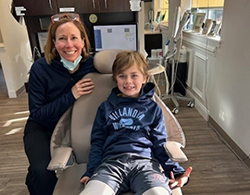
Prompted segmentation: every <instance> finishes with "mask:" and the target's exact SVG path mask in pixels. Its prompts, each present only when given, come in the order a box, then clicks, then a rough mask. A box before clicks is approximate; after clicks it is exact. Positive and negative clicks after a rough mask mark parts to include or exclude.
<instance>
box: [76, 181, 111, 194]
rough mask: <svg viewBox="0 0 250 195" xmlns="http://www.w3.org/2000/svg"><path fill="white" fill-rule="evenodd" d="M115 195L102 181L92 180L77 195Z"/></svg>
mask: <svg viewBox="0 0 250 195" xmlns="http://www.w3.org/2000/svg"><path fill="white" fill-rule="evenodd" d="M96 194H98V195H115V193H114V191H113V189H112V188H111V187H110V186H109V185H107V184H105V183H104V182H102V181H98V180H92V181H90V182H88V184H87V185H86V187H85V188H84V190H83V191H82V192H81V193H80V194H79V195H96Z"/></svg>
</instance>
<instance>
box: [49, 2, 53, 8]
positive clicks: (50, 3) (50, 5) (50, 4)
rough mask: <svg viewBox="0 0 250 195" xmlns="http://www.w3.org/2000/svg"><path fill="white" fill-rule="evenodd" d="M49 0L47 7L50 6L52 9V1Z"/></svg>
mask: <svg viewBox="0 0 250 195" xmlns="http://www.w3.org/2000/svg"><path fill="white" fill-rule="evenodd" d="M51 1H52V0H49V7H50V9H51V10H53V7H52V2H51Z"/></svg>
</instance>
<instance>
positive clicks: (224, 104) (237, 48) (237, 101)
mask: <svg viewBox="0 0 250 195" xmlns="http://www.w3.org/2000/svg"><path fill="white" fill-rule="evenodd" d="M249 10H250V0H241V1H235V0H225V4H224V12H223V23H222V24H223V26H222V34H221V48H220V49H218V53H217V57H216V60H215V63H214V66H212V67H210V71H211V72H212V73H213V75H211V81H209V82H210V83H211V86H210V87H209V93H208V94H209V102H208V103H209V104H208V105H209V108H208V109H209V112H210V116H211V117H212V118H213V119H214V120H215V121H216V122H217V123H218V124H219V125H220V127H222V129H223V130H224V131H225V132H226V133H227V134H228V135H229V136H230V137H231V139H232V140H233V141H234V142H236V144H237V145H238V146H239V147H240V148H241V149H242V150H243V151H244V152H245V153H246V154H247V155H249V154H250V147H249V141H250V49H249V47H250V38H249V30H250V22H249V21H250V11H249Z"/></svg>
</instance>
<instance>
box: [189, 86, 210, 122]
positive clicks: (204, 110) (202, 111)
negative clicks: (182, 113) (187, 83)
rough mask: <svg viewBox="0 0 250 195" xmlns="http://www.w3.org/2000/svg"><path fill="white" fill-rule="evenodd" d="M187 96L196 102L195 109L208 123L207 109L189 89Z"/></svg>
mask: <svg viewBox="0 0 250 195" xmlns="http://www.w3.org/2000/svg"><path fill="white" fill-rule="evenodd" d="M187 96H188V97H191V98H193V99H194V100H195V109H196V110H197V111H198V112H199V113H200V115H201V116H202V117H203V118H204V119H205V120H206V121H208V114H209V111H208V110H207V108H206V107H205V106H204V105H203V104H202V103H201V102H200V101H199V99H197V98H196V97H195V96H194V95H193V94H192V93H191V92H190V91H189V90H188V89H187Z"/></svg>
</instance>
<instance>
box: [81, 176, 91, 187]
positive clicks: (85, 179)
mask: <svg viewBox="0 0 250 195" xmlns="http://www.w3.org/2000/svg"><path fill="white" fill-rule="evenodd" d="M89 180H90V178H89V177H87V176H84V177H83V178H82V179H81V180H80V183H82V184H84V185H85V186H86V185H87V183H88V181H89Z"/></svg>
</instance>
